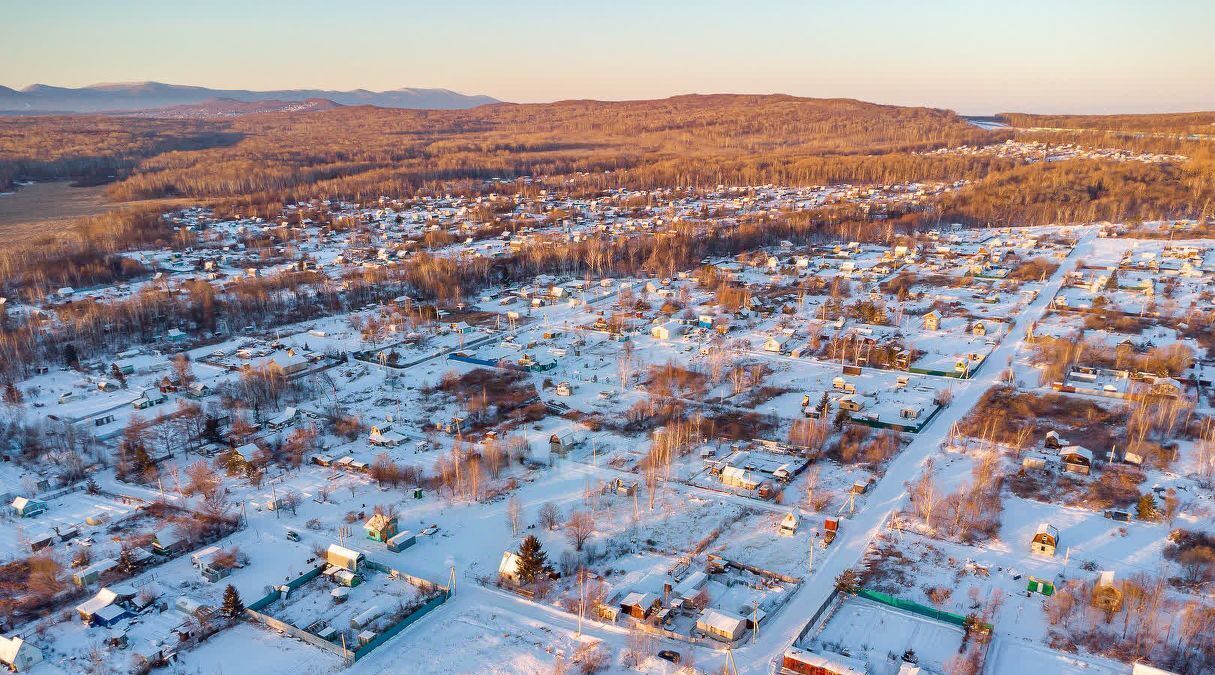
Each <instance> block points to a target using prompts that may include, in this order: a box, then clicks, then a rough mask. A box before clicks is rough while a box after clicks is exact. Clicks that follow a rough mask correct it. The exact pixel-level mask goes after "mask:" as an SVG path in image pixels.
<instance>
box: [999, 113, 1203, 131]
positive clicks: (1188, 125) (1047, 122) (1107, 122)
mask: <svg viewBox="0 0 1215 675" xmlns="http://www.w3.org/2000/svg"><path fill="white" fill-rule="evenodd" d="M996 117H997V118H998V119H1000V120H1001V121H1003V122H1004V123H1005V124H1008V125H1010V126H1014V127H1023V128H1028V127H1043V128H1053V129H1096V130H1101V131H1104V130H1116V131H1144V132H1154V131H1160V132H1175V133H1191V134H1211V133H1215V130H1213V129H1212V125H1215V112H1189V113H1151V114H1137V115H1034V114H1029V113H1000V114H999V115H997V116H996Z"/></svg>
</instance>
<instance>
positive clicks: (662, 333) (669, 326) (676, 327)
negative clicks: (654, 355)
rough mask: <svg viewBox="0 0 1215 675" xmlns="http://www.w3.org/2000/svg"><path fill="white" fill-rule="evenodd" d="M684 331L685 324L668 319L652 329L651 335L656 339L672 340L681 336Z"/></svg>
mask: <svg viewBox="0 0 1215 675" xmlns="http://www.w3.org/2000/svg"><path fill="white" fill-rule="evenodd" d="M682 332H683V324H681V323H680V322H679V321H668V322H666V323H662V324H658V325H657V326H654V327H653V328H651V329H650V336H651V337H653V338H654V339H655V340H670V339H671V338H674V337H679V335H680V334H681V333H682Z"/></svg>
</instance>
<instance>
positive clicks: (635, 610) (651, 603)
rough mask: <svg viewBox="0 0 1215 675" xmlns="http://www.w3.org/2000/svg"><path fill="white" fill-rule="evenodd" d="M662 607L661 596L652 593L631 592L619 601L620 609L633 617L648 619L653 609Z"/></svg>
mask: <svg viewBox="0 0 1215 675" xmlns="http://www.w3.org/2000/svg"><path fill="white" fill-rule="evenodd" d="M661 608H662V598H659V597H658V596H657V595H654V594H653V593H638V592H632V593H629V594H628V595H626V596H624V599H623V600H621V601H620V611H622V612H624V613H625V614H628V615H629V616H631V617H633V618H634V619H643V620H644V619H648V618H650V615H651V614H653V613H654V612H655V611H657V610H659V609H661Z"/></svg>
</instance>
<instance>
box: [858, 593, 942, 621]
mask: <svg viewBox="0 0 1215 675" xmlns="http://www.w3.org/2000/svg"><path fill="white" fill-rule="evenodd" d="M856 595H857V597H860V598H865V599H866V600H872V601H874V602H879V603H881V604H883V605H889V606H891V607H894V608H895V609H901V610H903V611H905V612H911V613H912V614H919V615H920V616H925V617H928V618H929V619H934V620H936V621H941V622H943V623H948V624H952V625H954V626H958V627H960V628H964V627H965V626H966V617H964V616H962V615H961V614H954V613H952V612H943V611H941V610H939V609H934V608H932V607H928V606H927V605H921V604H920V603H918V602H912V601H911V600H904V599H903V598H896V597H894V596H893V595H888V594H886V593H880V592H878V591H870V590H867V589H864V588H862V589H861V590H859V591H857V592H856Z"/></svg>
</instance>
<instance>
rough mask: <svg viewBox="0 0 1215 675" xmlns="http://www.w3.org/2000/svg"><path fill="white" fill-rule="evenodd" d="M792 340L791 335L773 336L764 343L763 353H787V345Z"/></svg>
mask: <svg viewBox="0 0 1215 675" xmlns="http://www.w3.org/2000/svg"><path fill="white" fill-rule="evenodd" d="M792 340H793V336H791V335H775V336H773V337H770V338H768V339H767V340H766V341H765V342H764V351H765V352H771V353H773V354H785V353H787V352H788V351H789V343H790V342H791V341H792Z"/></svg>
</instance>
